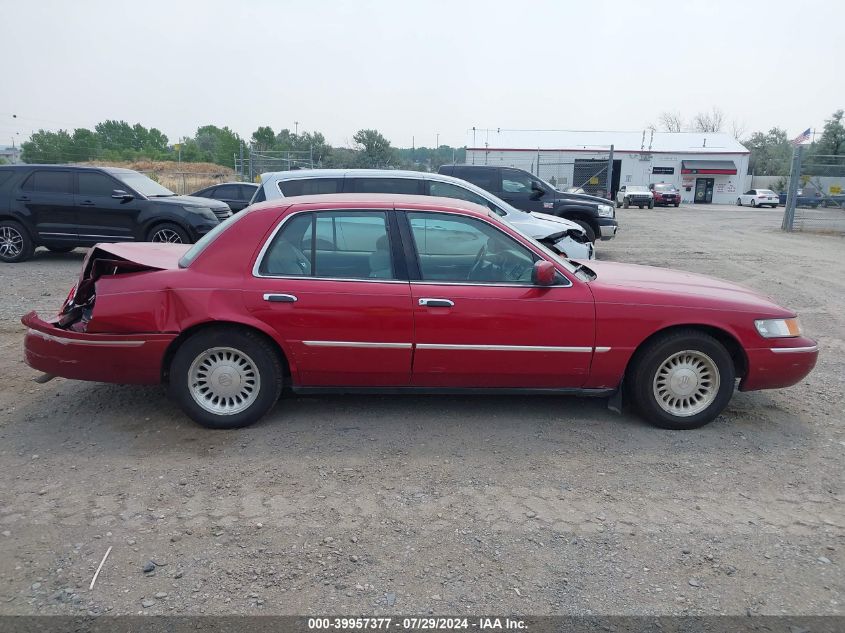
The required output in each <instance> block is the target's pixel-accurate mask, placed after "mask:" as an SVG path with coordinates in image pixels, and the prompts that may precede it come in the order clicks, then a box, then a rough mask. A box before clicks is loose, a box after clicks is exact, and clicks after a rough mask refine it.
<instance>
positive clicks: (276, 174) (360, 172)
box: [261, 169, 438, 183]
mask: <svg viewBox="0 0 845 633" xmlns="http://www.w3.org/2000/svg"><path fill="white" fill-rule="evenodd" d="M431 175H438V174H431V173H430V172H424V171H412V170H409V169H293V170H289V171H268V172H264V173H263V174H261V182H262V183H264V182H266V181H268V180H299V179H302V178H344V177H346V176H351V177H358V178H366V177H370V178H414V179H418V180H423V179H424V178H425V177H426V176H431Z"/></svg>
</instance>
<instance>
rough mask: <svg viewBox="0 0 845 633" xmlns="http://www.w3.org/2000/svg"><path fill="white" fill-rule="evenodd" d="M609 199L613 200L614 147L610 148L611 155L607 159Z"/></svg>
mask: <svg viewBox="0 0 845 633" xmlns="http://www.w3.org/2000/svg"><path fill="white" fill-rule="evenodd" d="M605 188H606V189H607V199H608V200H613V191H611V189H613V145H611V146H610V154H609V155H608V157H607V186H606V187H605Z"/></svg>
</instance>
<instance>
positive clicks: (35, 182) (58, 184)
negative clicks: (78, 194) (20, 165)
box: [22, 169, 73, 193]
mask: <svg viewBox="0 0 845 633" xmlns="http://www.w3.org/2000/svg"><path fill="white" fill-rule="evenodd" d="M72 180H73V179H72V174H71V172H69V171H53V170H50V171H48V170H46V169H45V170H40V171H34V172H32V174H31V175H30V176H29V178H27V179H26V181H24V183H23V187H22V188H23V189H24V190H25V191H34V192H40V193H73V182H72Z"/></svg>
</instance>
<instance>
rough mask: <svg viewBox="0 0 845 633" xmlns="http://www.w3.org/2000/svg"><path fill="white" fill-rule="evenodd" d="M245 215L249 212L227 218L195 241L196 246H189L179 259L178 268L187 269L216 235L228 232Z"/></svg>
mask: <svg viewBox="0 0 845 633" xmlns="http://www.w3.org/2000/svg"><path fill="white" fill-rule="evenodd" d="M247 215H249V211H248V210H244V211H241V212H240V213H236V214H235V215H232V216H229V218H228V219H226V220H223V221H222V222H221V223H220V224H218V225H217V226H215V227H214V228H213V229H211V230H210V231H209V232H208V233H206V234H205V235H203V236H202V237H201V238H200V239H199V240H197V242H196V244H194V245H193V246H191V248H189V249H188V251H187V252H186V253H185V254H184V255H182V257H181V258H180V259H179V268H187V267H188V266H190V265H191V263H192V262H193V261H194V260H195V259H196V258H197V257H199V255H200V253H202V252H203V251H204V250H205V249H206V248H207V247H208V245H209V244H211V243H212V242H213V241H214V240H216V239H217V236H218V235H220V234H221V233H223V232H224V231H226V230H228V229H229V228H230V227H231V226H232V225H233V224H234V223H235V222H237V221H238V220H240V219H241V218H244V217H246V216H247Z"/></svg>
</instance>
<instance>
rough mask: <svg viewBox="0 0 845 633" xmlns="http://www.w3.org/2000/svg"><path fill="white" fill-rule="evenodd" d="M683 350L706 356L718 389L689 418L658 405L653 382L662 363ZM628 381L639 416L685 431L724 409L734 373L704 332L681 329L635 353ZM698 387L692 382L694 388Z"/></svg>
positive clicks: (719, 347)
mask: <svg viewBox="0 0 845 633" xmlns="http://www.w3.org/2000/svg"><path fill="white" fill-rule="evenodd" d="M687 351H690V352H693V353H695V354H703V355H705V356H706V357H707V359H706V360H709V361H710V362H711V363H712V366H713V367H714V368H715V373H716V374H717V377H718V379H719V387H718V389H716V390H715V394H714V395H713V398H712V400H711V401H710V402H709V404H707V405H706V407H705V408H704V409H703V410H701V411H698V412H697V413H694V414H693V415H675V414H672V413H671V412H669V411H667V410H666V409H664V408H663V406H661V405H660V404H659V402H658V397H657V395H656V394H655V391H656V388H655V380H656V378H657V372H658V370H659V369H660V368H661V366H662V365H663V364H664V363H665V362H667V361H669V360H670V359H671V358H672V357H673V355H675V354H680V353H682V352H687ZM628 379H629V384H630V385H631V392H632V399H633V402H634V405H635V406H636V408H637V410H638V411H639V412H640V415H642V416H643V417H644V418H645V419H646V420H648V421H649V422H650V423H651V424H653V425H654V426H657V427H660V428H662V429H671V430H686V429H696V428H698V427H701V426H704V425H705V424H707V423H708V422H710V421H711V420H713V419H714V418H715V417H716V416H717V415H719V414H720V413H721V412H722V411H723V410H724V408H725V407H726V406H727V404H728V402H729V401H730V399H731V396H732V395H733V391H734V382H735V379H736V371H735V369H734V364H733V360H732V359H731V356H730V354H729V353H728V351H727V350H726V349H725V347H724V345H722V344H721V343H720V342H719V341H717V340H716V339H715V338H713V337H712V336H710V335H709V334H705V333H704V332H700V331H698V330H693V329H683V330H675V331H673V332H668V333H666V334H664V335H663V336H660V337H658V338H655V339H654V340H652V341H650V342H649V343H648V344H647V345H646V346H645V347H644V348H642V349H640V350H637V353H636V355H635V357H634V360H633V362H632V363H631V368H630V370H629V374H628ZM711 380H713V377H711ZM698 384H699V383H698V382H696V386H697V385H698ZM667 406H668V404H667Z"/></svg>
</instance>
